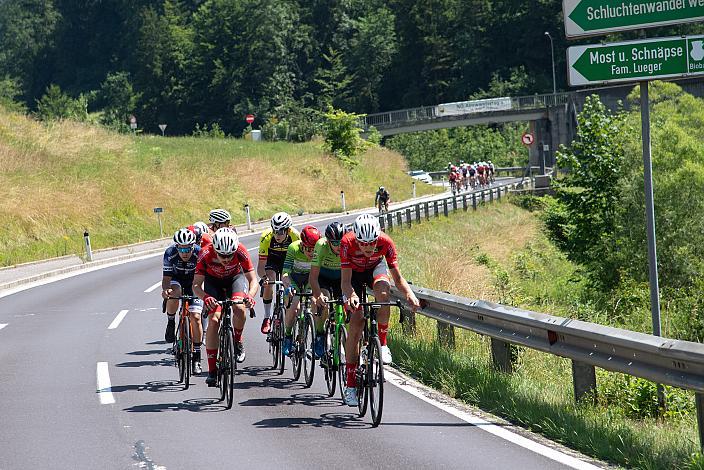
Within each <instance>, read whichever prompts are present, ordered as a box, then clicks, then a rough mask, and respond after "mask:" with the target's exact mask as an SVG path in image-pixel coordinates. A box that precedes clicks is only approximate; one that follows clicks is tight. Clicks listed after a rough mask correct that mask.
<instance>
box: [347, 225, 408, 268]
mask: <svg viewBox="0 0 704 470" xmlns="http://www.w3.org/2000/svg"><path fill="white" fill-rule="evenodd" d="M382 258H386V264H387V265H388V266H389V268H396V267H398V257H397V253H396V245H394V242H393V240H391V238H390V237H389V236H388V235H387V234H385V233H382V234H381V235H379V238H378V239H377V241H376V247H375V248H374V254H372V256H370V257H366V256H364V254H363V253H362V250H361V249H360V248H359V242H358V241H357V238H356V237H355V236H354V232H347V233H346V234H345V236H344V237H342V242H341V243H340V267H341V268H343V269H345V268H347V269H352V270H353V271H358V272H363V271H368V270H370V269H374V268H375V267H376V266H377V265H378V264H379V263H381V259H382Z"/></svg>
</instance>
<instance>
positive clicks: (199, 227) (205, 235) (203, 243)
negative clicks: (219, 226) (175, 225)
mask: <svg viewBox="0 0 704 470" xmlns="http://www.w3.org/2000/svg"><path fill="white" fill-rule="evenodd" d="M191 227H193V228H194V229H195V230H193V232H195V234H196V238H197V242H196V243H198V244H200V247H201V249H204V248H206V247H207V246H208V245H210V244H212V243H213V234H212V233H211V232H210V228H208V226H207V225H206V224H205V222H200V221H199V222H196V223H194V224H193V225H191V226H189V227H188V228H191ZM199 233H200V235H199Z"/></svg>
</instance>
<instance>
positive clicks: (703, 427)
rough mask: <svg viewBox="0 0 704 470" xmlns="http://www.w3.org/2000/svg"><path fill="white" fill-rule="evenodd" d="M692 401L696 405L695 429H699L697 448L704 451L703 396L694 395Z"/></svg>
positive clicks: (700, 394)
mask: <svg viewBox="0 0 704 470" xmlns="http://www.w3.org/2000/svg"><path fill="white" fill-rule="evenodd" d="M694 401H695V403H696V404H697V427H698V428H699V447H700V448H701V449H702V451H704V394H702V393H695V394H694Z"/></svg>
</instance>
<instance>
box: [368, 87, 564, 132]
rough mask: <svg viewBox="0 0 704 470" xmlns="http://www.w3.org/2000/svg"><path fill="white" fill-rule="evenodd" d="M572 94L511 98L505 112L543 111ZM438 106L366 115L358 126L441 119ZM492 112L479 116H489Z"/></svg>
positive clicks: (389, 124)
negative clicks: (509, 105) (509, 106)
mask: <svg viewBox="0 0 704 470" xmlns="http://www.w3.org/2000/svg"><path fill="white" fill-rule="evenodd" d="M572 95H573V93H556V94H552V93H551V94H546V95H529V96H518V97H511V108H510V109H507V110H503V111H502V112H505V111H521V110H530V109H544V108H548V107H551V106H559V105H564V104H567V103H568V102H569V100H570V98H571V97H572ZM438 106H439V105H435V106H422V107H420V108H408V109H399V110H397V111H388V112H384V113H374V114H367V115H366V116H364V117H360V119H359V125H360V127H361V128H362V129H364V130H365V131H367V130H368V129H369V128H370V127H371V126H374V127H376V128H382V127H385V126H397V125H402V124H404V123H411V122H419V121H428V120H433V119H437V118H441V117H445V116H442V115H440V113H439V111H438ZM490 113H492V111H489V112H487V113H481V114H490ZM472 114H479V113H467V114H465V115H454V116H452V117H453V118H457V117H462V116H470V115H472Z"/></svg>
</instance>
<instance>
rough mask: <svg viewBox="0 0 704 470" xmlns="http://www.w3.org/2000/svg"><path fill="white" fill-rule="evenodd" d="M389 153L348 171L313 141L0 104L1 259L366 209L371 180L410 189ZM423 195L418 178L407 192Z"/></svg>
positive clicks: (375, 152) (401, 165)
mask: <svg viewBox="0 0 704 470" xmlns="http://www.w3.org/2000/svg"><path fill="white" fill-rule="evenodd" d="M406 169H407V168H406V163H405V161H404V159H403V157H402V156H401V155H399V154H398V153H395V152H392V151H389V150H386V149H383V148H374V149H371V150H369V151H367V153H366V154H365V155H363V156H362V157H361V159H360V164H359V165H358V166H357V167H356V168H355V169H353V170H351V171H350V170H348V169H346V168H345V167H344V166H343V165H341V164H340V163H339V162H338V161H337V160H336V159H335V158H332V157H329V156H327V155H326V154H325V153H324V152H323V150H322V145H321V143H320V142H318V143H315V142H314V143H306V144H288V143H280V142H276V143H267V142H251V141H246V140H241V139H209V138H193V137H166V138H162V137H154V136H145V137H137V138H134V137H132V136H125V135H120V134H115V133H112V132H109V131H107V130H105V129H102V128H99V127H94V126H88V125H84V124H79V123H75V122H70V121H64V122H58V123H53V124H43V123H40V122H37V121H35V120H32V119H30V118H28V117H26V116H23V115H19V114H15V113H9V112H6V111H4V110H2V109H0V217H1V218H2V220H3V221H4V223H3V224H2V227H0V234H1V235H2V236H3V238H4V239H5V240H7V242H6V243H4V244H3V246H2V248H0V266H3V265H11V264H16V263H19V262H24V261H29V260H34V259H42V258H48V257H53V256H59V255H63V254H69V253H81V252H82V234H83V231H84V229H88V230H89V231H90V233H91V239H92V241H93V246H94V247H95V248H102V247H108V246H115V245H120V244H125V243H132V242H138V241H142V240H150V239H154V238H157V237H158V236H159V226H158V223H157V220H156V217H155V215H154V213H153V208H154V207H163V208H164V214H163V220H164V232H165V233H167V234H168V233H171V232H173V231H174V230H175V229H176V228H178V227H179V226H183V225H185V224H190V223H193V222H194V221H196V220H203V219H205V218H206V217H207V214H208V211H209V210H210V209H211V208H213V207H224V208H226V209H228V210H230V211H231V212H232V214H233V218H234V219H235V222H243V221H244V220H245V214H244V210H243V207H244V204H245V203H248V204H249V205H250V208H251V211H252V217H253V219H254V220H258V219H263V218H268V217H269V216H270V215H271V214H272V213H273V212H275V211H277V210H285V211H289V212H292V213H298V212H299V211H304V212H326V211H333V210H339V207H340V191H341V190H343V191H345V196H346V201H347V206H348V208H353V207H364V206H370V205H373V203H374V192H375V190H376V188H377V187H378V186H379V185H382V184H383V185H385V186H386V187H388V188H389V190H390V192H391V194H392V198H393V199H395V200H399V199H403V198H407V197H409V196H410V193H411V179H410V178H409V177H408V176H407V175H406V174H405V171H406ZM429 191H431V188H430V187H426V186H425V185H422V186H421V185H418V192H419V194H422V193H423V192H429Z"/></svg>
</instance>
